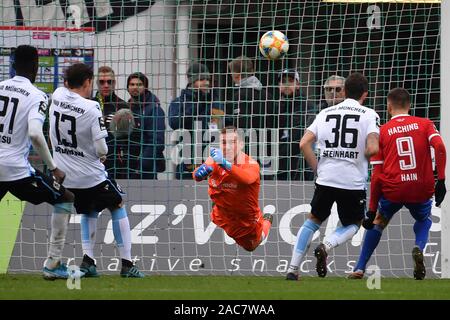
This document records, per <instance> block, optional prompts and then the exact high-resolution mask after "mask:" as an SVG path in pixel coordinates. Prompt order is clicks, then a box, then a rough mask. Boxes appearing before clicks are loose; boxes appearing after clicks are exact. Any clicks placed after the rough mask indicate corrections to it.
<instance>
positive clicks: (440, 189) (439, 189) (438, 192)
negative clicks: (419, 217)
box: [434, 179, 447, 207]
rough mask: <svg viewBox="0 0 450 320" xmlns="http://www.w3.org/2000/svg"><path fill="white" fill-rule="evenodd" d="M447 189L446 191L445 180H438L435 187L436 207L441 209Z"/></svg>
mask: <svg viewBox="0 0 450 320" xmlns="http://www.w3.org/2000/svg"><path fill="white" fill-rule="evenodd" d="M446 193H447V189H445V179H442V180H438V181H437V182H436V186H435V187H434V200H435V201H436V207H439V206H440V205H441V203H442V201H444V198H445V194H446Z"/></svg>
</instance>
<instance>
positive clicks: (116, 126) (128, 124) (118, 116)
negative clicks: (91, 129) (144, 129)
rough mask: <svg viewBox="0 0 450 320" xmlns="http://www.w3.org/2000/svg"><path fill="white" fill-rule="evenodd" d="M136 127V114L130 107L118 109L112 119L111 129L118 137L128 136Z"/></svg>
mask: <svg viewBox="0 0 450 320" xmlns="http://www.w3.org/2000/svg"><path fill="white" fill-rule="evenodd" d="M134 127H135V122H134V116H133V113H132V112H131V110H130V109H126V108H123V109H120V110H118V111H117V112H116V113H115V114H114V116H113V117H112V119H111V122H110V124H109V130H110V131H111V133H112V134H113V135H114V136H115V137H116V138H125V137H128V136H129V135H130V134H131V132H132V131H133V129H134Z"/></svg>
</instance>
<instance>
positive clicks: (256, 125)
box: [225, 76, 278, 179]
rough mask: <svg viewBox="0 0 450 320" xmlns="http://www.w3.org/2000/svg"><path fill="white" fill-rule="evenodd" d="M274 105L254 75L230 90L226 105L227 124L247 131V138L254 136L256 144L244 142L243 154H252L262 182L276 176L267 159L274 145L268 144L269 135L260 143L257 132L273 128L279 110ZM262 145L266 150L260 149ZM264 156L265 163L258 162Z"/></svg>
mask: <svg viewBox="0 0 450 320" xmlns="http://www.w3.org/2000/svg"><path fill="white" fill-rule="evenodd" d="M275 106H276V104H275V103H274V99H273V97H272V95H271V94H270V92H269V91H268V90H267V89H266V88H264V87H263V86H262V84H261V82H260V81H259V80H258V79H257V78H256V77H255V76H251V77H248V78H245V79H243V80H242V81H241V83H240V85H239V86H235V87H233V88H232V98H231V101H230V102H229V103H228V104H227V112H226V119H225V121H226V124H227V125H234V126H235V127H237V128H240V129H244V131H245V130H246V131H247V137H249V136H253V137H254V136H255V135H256V139H257V140H256V143H255V141H253V142H252V144H249V143H248V142H249V140H247V139H246V143H245V149H244V152H245V153H247V154H251V155H252V156H253V158H254V159H255V160H257V161H258V162H259V163H260V166H261V172H262V174H263V177H262V178H263V179H273V178H274V175H275V173H276V172H275V171H274V169H275V167H274V166H273V163H272V160H270V157H271V156H272V155H273V154H274V153H273V152H274V150H272V146H276V143H275V144H274V143H273V142H272V141H271V138H272V137H271V135H270V134H267V136H266V137H267V140H266V141H260V132H259V131H260V130H261V129H273V128H276V125H277V123H276V114H277V113H278V111H277V110H276V109H275ZM249 129H252V132H251V134H249V132H248V130H249ZM263 145H265V146H267V148H262V146H263ZM255 152H256V154H255ZM263 153H265V154H264V156H268V157H267V158H265V160H266V162H262V161H261V160H262V159H263V158H262V157H263ZM268 159H269V160H268ZM274 161H275V160H274Z"/></svg>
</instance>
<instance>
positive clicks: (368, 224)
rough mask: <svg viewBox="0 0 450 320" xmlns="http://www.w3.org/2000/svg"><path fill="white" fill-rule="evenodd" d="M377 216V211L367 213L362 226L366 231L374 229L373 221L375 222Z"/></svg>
mask: <svg viewBox="0 0 450 320" xmlns="http://www.w3.org/2000/svg"><path fill="white" fill-rule="evenodd" d="M375 216H376V212H375V211H370V210H369V211H367V212H366V217H365V218H364V220H363V223H362V226H363V227H364V229H366V230H370V229H372V228H373V226H374V224H373V220H375Z"/></svg>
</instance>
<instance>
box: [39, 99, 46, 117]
mask: <svg viewBox="0 0 450 320" xmlns="http://www.w3.org/2000/svg"><path fill="white" fill-rule="evenodd" d="M47 109H48V104H47V103H46V102H45V101H41V102H39V110H38V112H39V113H40V114H41V115H43V116H45V115H46V114H47Z"/></svg>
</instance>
